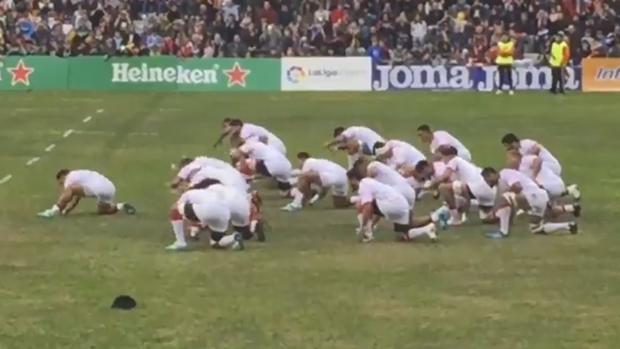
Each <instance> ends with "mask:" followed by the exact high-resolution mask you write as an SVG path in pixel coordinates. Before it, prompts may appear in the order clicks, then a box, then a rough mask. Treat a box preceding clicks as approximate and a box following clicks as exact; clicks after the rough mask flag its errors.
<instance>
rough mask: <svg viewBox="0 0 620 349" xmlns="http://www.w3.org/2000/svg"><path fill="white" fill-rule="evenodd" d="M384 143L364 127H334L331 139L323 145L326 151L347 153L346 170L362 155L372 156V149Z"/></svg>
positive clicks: (374, 133) (381, 138)
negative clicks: (334, 150)
mask: <svg viewBox="0 0 620 349" xmlns="http://www.w3.org/2000/svg"><path fill="white" fill-rule="evenodd" d="M377 142H380V143H384V142H385V140H384V139H383V137H381V136H380V135H379V134H378V133H377V132H375V131H373V130H372V129H370V128H368V127H364V126H351V127H348V128H346V129H345V128H344V127H336V128H335V129H334V134H333V139H332V140H331V141H329V142H327V143H325V147H327V148H328V149H332V148H334V147H335V148H336V149H339V150H344V151H346V152H347V169H349V170H350V169H351V168H353V165H354V164H355V162H356V161H357V160H359V159H360V158H361V157H363V156H364V155H368V156H372V155H373V147H374V145H375V144H376V143H377Z"/></svg>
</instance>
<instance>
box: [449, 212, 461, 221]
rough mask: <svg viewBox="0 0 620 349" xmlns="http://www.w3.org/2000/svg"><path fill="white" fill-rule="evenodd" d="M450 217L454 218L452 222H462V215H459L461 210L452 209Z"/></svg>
mask: <svg viewBox="0 0 620 349" xmlns="http://www.w3.org/2000/svg"><path fill="white" fill-rule="evenodd" d="M450 216H452V220H453V221H455V222H460V221H461V214H460V213H459V210H457V209H451V210H450Z"/></svg>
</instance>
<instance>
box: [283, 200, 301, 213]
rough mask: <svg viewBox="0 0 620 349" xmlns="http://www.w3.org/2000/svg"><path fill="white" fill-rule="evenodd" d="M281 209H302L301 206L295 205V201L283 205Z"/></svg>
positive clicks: (291, 210) (290, 210) (292, 210)
mask: <svg viewBox="0 0 620 349" xmlns="http://www.w3.org/2000/svg"><path fill="white" fill-rule="evenodd" d="M280 209H281V210H282V211H288V212H295V211H299V210H301V207H300V206H297V205H293V203H292V202H291V203H289V204H287V205H286V206H282V207H281V208H280Z"/></svg>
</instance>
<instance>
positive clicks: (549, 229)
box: [543, 222, 570, 234]
mask: <svg viewBox="0 0 620 349" xmlns="http://www.w3.org/2000/svg"><path fill="white" fill-rule="evenodd" d="M558 230H565V231H569V230H570V223H569V222H564V223H545V224H543V231H544V232H545V233H547V234H549V233H553V232H556V231H558Z"/></svg>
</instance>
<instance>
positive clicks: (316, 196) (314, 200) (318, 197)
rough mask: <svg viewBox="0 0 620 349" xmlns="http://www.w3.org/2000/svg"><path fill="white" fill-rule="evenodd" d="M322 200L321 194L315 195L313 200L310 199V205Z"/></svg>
mask: <svg viewBox="0 0 620 349" xmlns="http://www.w3.org/2000/svg"><path fill="white" fill-rule="evenodd" d="M320 198H321V196H320V195H319V194H314V196H313V197H312V199H310V201H309V202H310V204H311V205H314V203H316V202H317V201H319V199H320Z"/></svg>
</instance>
